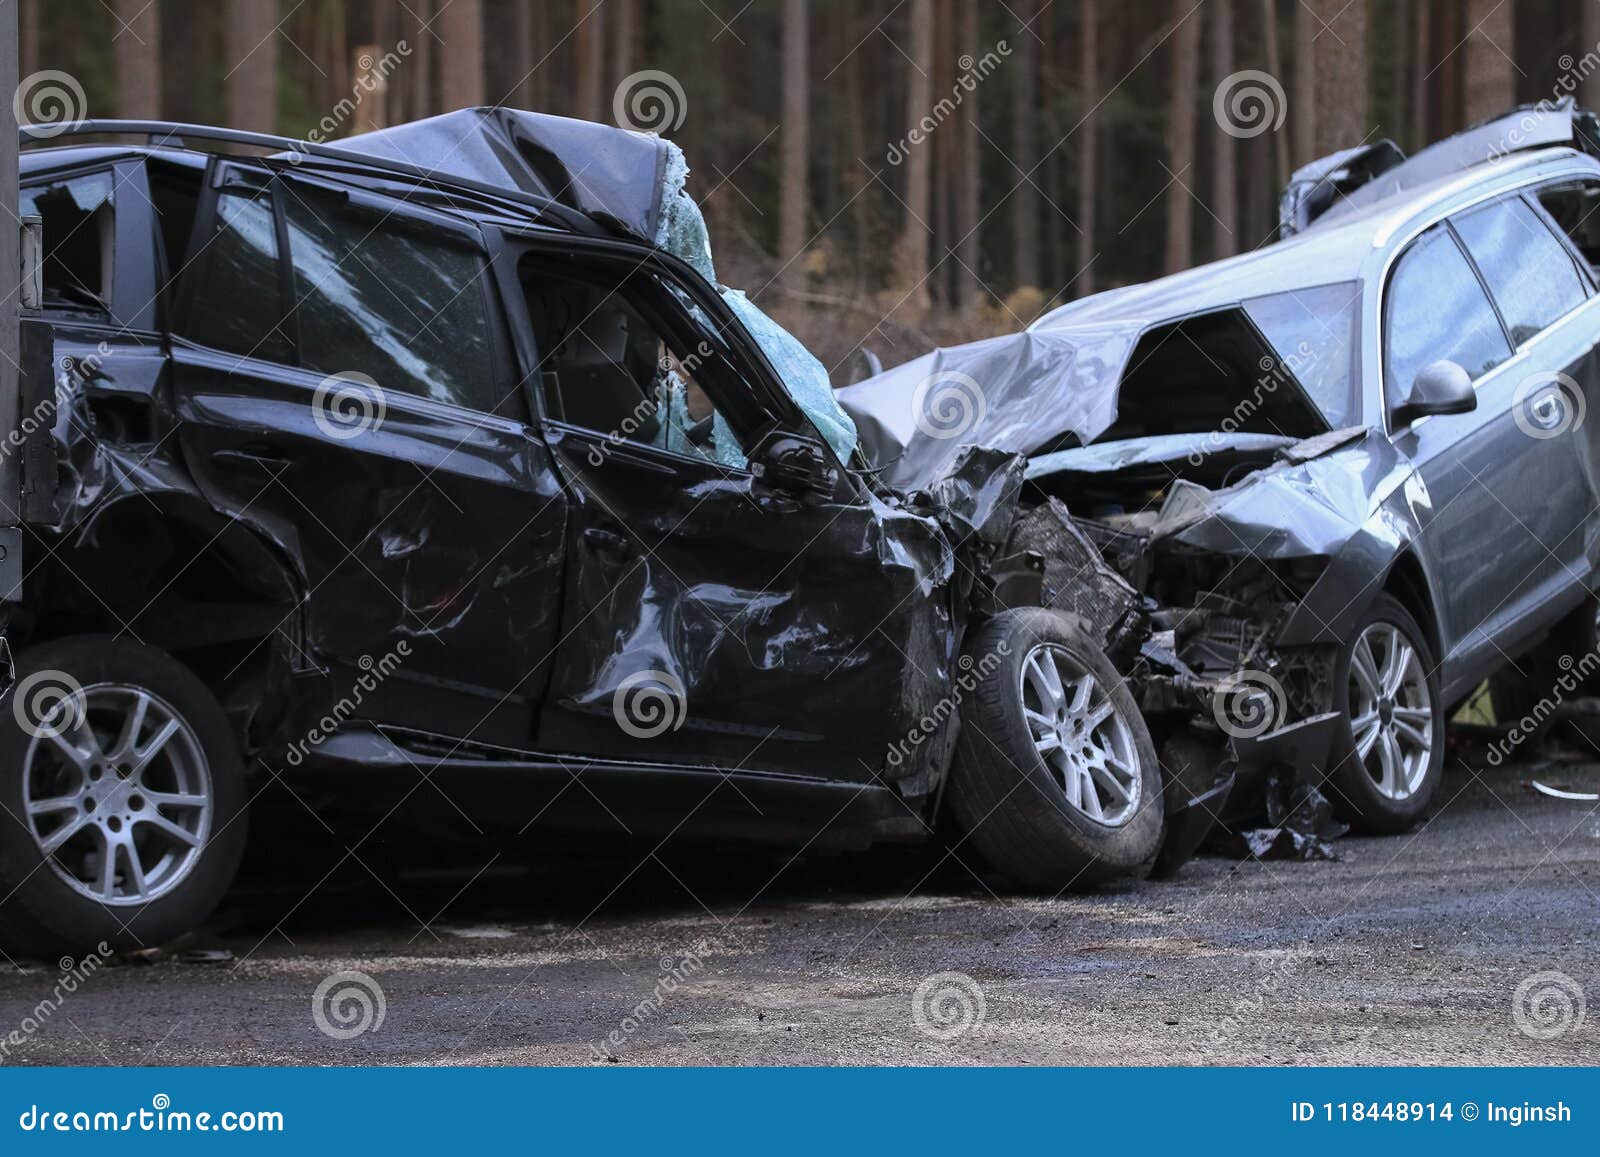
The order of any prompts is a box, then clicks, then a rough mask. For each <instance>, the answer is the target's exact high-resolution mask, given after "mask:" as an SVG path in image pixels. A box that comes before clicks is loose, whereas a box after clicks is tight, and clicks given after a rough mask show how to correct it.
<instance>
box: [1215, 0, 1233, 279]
mask: <svg viewBox="0 0 1600 1157" xmlns="http://www.w3.org/2000/svg"><path fill="white" fill-rule="evenodd" d="M1210 7H1211V17H1212V19H1211V82H1212V84H1214V85H1220V84H1222V82H1223V81H1224V80H1226V79H1227V78H1228V77H1230V76H1232V75H1233V0H1211V5H1210ZM1211 141H1212V153H1211V214H1212V217H1213V218H1214V220H1213V222H1212V225H1213V229H1212V233H1211V256H1212V257H1213V258H1217V257H1231V256H1232V255H1233V254H1234V253H1236V252H1238V249H1239V241H1238V236H1237V234H1238V230H1239V177H1238V173H1237V171H1236V169H1235V165H1236V164H1237V159H1236V156H1235V148H1234V144H1235V141H1234V137H1233V135H1232V134H1231V133H1225V132H1223V131H1221V130H1220V129H1218V130H1217V131H1216V132H1213V133H1212V134H1211Z"/></svg>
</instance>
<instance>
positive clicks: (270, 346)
mask: <svg viewBox="0 0 1600 1157" xmlns="http://www.w3.org/2000/svg"><path fill="white" fill-rule="evenodd" d="M203 260H204V272H203V273H202V274H201V275H200V279H199V282H198V284H196V286H195V287H194V289H195V292H194V293H193V295H192V296H191V299H190V306H189V316H188V317H187V319H185V323H184V327H183V333H184V336H185V337H187V338H189V339H190V340H191V341H195V342H198V343H200V344H201V345H206V346H211V347H213V348H215V349H219V350H225V351H227V352H228V353H234V354H241V355H244V356H247V357H255V358H264V359H266V360H267V361H276V362H285V363H292V362H293V361H294V343H293V342H291V341H290V339H289V331H288V329H287V327H286V325H285V317H284V309H283V302H282V300H281V293H280V284H281V283H280V282H279V278H278V238H277V234H276V232H275V231H274V229H273V221H272V197H271V195H270V194H268V193H264V192H260V191H256V190H251V189H244V188H238V189H224V190H223V191H222V193H221V194H220V195H219V196H218V197H217V213H216V217H215V219H214V221H213V222H212V231H211V236H210V238H209V239H208V240H207V243H206V245H205V256H204V258H203Z"/></svg>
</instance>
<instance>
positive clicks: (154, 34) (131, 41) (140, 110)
mask: <svg viewBox="0 0 1600 1157" xmlns="http://www.w3.org/2000/svg"><path fill="white" fill-rule="evenodd" d="M114 11H115V14H116V19H117V28H118V30H119V31H120V33H121V35H119V36H118V37H117V38H116V41H115V48H116V57H117V115H118V116H120V117H122V118H124V119H126V120H158V119H160V117H161V23H160V17H159V12H160V5H159V4H157V3H156V2H155V0H150V2H149V3H146V2H145V0H116V8H115V10H114ZM124 25H126V27H124ZM269 27H270V25H269ZM235 59H237V58H235Z"/></svg>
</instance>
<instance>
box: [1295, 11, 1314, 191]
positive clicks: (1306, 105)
mask: <svg viewBox="0 0 1600 1157" xmlns="http://www.w3.org/2000/svg"><path fill="white" fill-rule="evenodd" d="M1319 27H1320V25H1318V23H1317V20H1316V17H1315V16H1313V15H1312V13H1311V9H1310V7H1309V6H1308V0H1295V10H1294V99H1292V100H1291V101H1290V102H1289V107H1290V109H1291V110H1293V116H1294V163H1295V165H1296V167H1298V166H1300V165H1303V164H1305V163H1306V162H1307V161H1310V160H1313V159H1315V158H1316V156H1317V49H1316V42H1317V29H1318V28H1319Z"/></svg>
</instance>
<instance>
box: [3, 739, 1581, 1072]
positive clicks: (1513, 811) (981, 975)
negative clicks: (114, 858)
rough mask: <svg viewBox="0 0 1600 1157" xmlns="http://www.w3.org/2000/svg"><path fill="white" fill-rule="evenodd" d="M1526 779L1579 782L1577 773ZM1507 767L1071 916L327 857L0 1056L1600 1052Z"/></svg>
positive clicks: (747, 1060)
mask: <svg viewBox="0 0 1600 1157" xmlns="http://www.w3.org/2000/svg"><path fill="white" fill-rule="evenodd" d="M1452 762H1455V761H1454V760H1452ZM1531 774H1539V775H1541V776H1543V777H1544V778H1547V779H1549V780H1551V781H1555V782H1558V783H1560V784H1562V785H1563V786H1566V787H1569V788H1577V789H1587V790H1591V791H1593V790H1597V789H1600V766H1577V767H1561V768H1558V769H1555V770H1551V769H1548V768H1546V769H1534V771H1533V772H1532V773H1531ZM1529 776H1530V770H1529V769H1528V768H1526V767H1516V766H1507V767H1504V768H1501V769H1499V770H1496V771H1484V772H1482V773H1481V774H1474V773H1469V772H1467V771H1465V770H1463V769H1461V768H1459V767H1458V768H1457V769H1456V770H1455V771H1453V772H1448V773H1447V776H1446V780H1445V783H1444V786H1443V789H1442V791H1441V795H1440V799H1441V801H1442V806H1441V807H1439V809H1438V811H1437V814H1435V816H1434V817H1433V818H1432V819H1431V820H1430V821H1429V822H1428V823H1427V824H1426V825H1425V826H1423V827H1422V828H1421V829H1420V830H1418V831H1416V832H1414V833H1412V834H1410V835H1407V836H1400V837H1392V838H1388V839H1355V838H1346V839H1344V840H1341V841H1340V842H1339V845H1338V847H1339V850H1340V853H1341V856H1342V859H1341V861H1340V862H1337V863H1282V862H1274V863H1233V862H1229V861H1225V860H1220V859H1201V860H1197V861H1195V862H1194V863H1192V864H1190V865H1189V866H1188V867H1187V868H1186V869H1185V870H1184V872H1183V873H1182V875H1181V877H1180V878H1179V879H1178V880H1176V881H1173V882H1167V883H1153V882H1147V881H1129V882H1127V883H1125V884H1123V885H1120V886H1117V887H1114V888H1111V889H1108V890H1106V891H1103V892H1100V893H1097V894H1094V895H1089V896H1063V897H1059V898H1043V897H1018V896H1014V895H1004V894H1001V895H996V894H995V893H994V892H992V891H991V890H990V887H989V882H988V881H987V880H986V879H985V877H984V876H983V875H982V874H981V873H980V872H979V871H977V870H974V869H976V868H977V865H976V864H975V863H974V862H973V860H972V857H971V855H970V853H968V854H963V852H962V851H961V850H960V849H958V850H956V852H955V853H954V854H950V853H948V852H946V851H945V850H942V849H938V850H932V851H927V850H923V851H912V852H904V851H896V852H878V853H874V854H872V855H870V856H855V857H844V858H836V859H831V860H825V861H809V860H803V861H799V862H795V863H786V862H785V861H784V860H783V859H782V858H777V857H772V856H757V855H737V856H735V855H732V854H721V855H711V856H707V855H704V854H701V855H696V856H689V855H684V854H681V853H673V854H672V855H669V854H668V851H667V850H663V851H662V853H661V854H659V855H657V856H654V857H651V858H649V859H647V860H646V861H645V862H644V864H643V865H642V866H639V867H637V868H636V870H633V871H632V874H631V875H630V874H629V871H630V869H633V868H634V865H635V864H636V863H637V860H635V861H634V863H633V864H630V863H627V862H623V861H617V862H615V863H613V862H610V861H605V862H601V863H598V864H591V863H584V864H579V863H576V862H574V863H572V864H571V865H569V866H568V867H566V868H562V869H557V870H540V871H533V872H530V871H526V870H523V869H516V870H512V869H508V868H507V867H506V866H505V865H504V864H502V863H500V862H495V863H491V864H489V865H488V866H487V867H486V868H485V867H484V866H483V865H479V868H480V869H482V870H481V871H477V870H470V869H469V870H467V871H464V872H462V873H460V874H459V875H451V876H444V877H440V878H437V879H433V880H429V881H425V882H416V881H410V882H406V881H400V882H396V881H394V880H392V879H389V878H387V877H386V876H384V874H383V873H377V874H374V873H369V872H367V871H365V870H363V869H361V868H355V867H354V865H353V864H350V863H347V864H345V866H344V867H345V869H353V870H344V871H342V872H340V873H336V874H335V875H333V876H330V877H329V878H328V879H326V880H324V881H321V882H320V883H319V882H318V881H317V880H316V879H314V878H313V879H310V880H309V881H300V882H295V883H287V882H282V881H269V882H268V884H263V883H262V882H261V881H260V880H259V879H258V881H257V882H256V883H255V884H254V885H250V886H247V887H244V888H242V889H241V890H240V891H239V893H238V894H237V895H236V896H235V897H234V898H233V899H231V900H230V901H229V902H228V904H227V905H226V906H225V908H224V910H223V912H222V913H220V914H219V916H218V917H217V918H216V919H215V920H214V921H213V922H212V923H211V925H210V926H209V927H208V928H206V929H205V930H204V931H203V932H202V933H200V934H199V936H197V937H196V938H195V939H194V941H193V942H192V945H191V947H193V948H203V949H212V950H226V951H227V952H229V953H231V955H232V959H231V960H227V961H224V962H220V963H196V962H186V961H185V960H184V958H183V957H181V956H179V955H176V954H169V955H167V956H164V957H163V958H161V959H158V960H156V961H154V962H152V963H143V964H136V963H131V962H126V961H123V960H114V961H111V962H108V963H107V964H106V965H105V966H103V967H99V968H98V969H97V970H96V971H94V972H93V974H92V975H89V976H88V977H87V978H86V979H85V980H83V981H82V983H80V984H77V985H76V991H73V992H70V993H67V994H65V995H64V996H63V997H62V999H61V1000H60V1002H59V1005H57V1006H54V1007H50V1008H47V1009H44V1010H41V1009H40V1002H41V1001H42V1000H46V999H47V998H50V997H51V994H52V990H53V989H54V987H55V986H56V984H57V983H58V981H59V979H60V974H59V972H58V965H56V964H48V965H41V964H17V963H9V964H8V963H3V962H0V1042H6V1041H7V1038H5V1037H4V1035H3V1034H5V1033H7V1032H12V1031H13V1030H16V1031H17V1033H18V1035H17V1036H14V1037H12V1038H10V1039H9V1043H7V1044H6V1053H5V1056H4V1061H5V1063H10V1064H101V1063H116V1064H241V1063H243V1064H303V1063H310V1064H363V1063H382V1064H410V1063H424V1064H577V1065H587V1064H609V1063H620V1064H673V1065H680V1064H681V1065H698V1064H714V1065H729V1064H737V1065H752V1064H991V1063H998V1064H1067V1065H1077V1064H1163V1063H1183V1064H1190V1063H1217V1064H1246V1065H1257V1064H1273V1065H1277V1064H1347V1063H1348V1064H1478V1063H1496V1064H1499V1063H1507V1064H1541V1065H1547V1064H1585V1063H1586V1064H1594V1063H1600V810H1597V808H1596V805H1595V804H1592V803H1575V802H1566V801H1558V800H1552V799H1547V798H1544V797H1541V796H1538V795H1535V794H1533V793H1532V792H1531V791H1529V790H1528V788H1527V787H1526V783H1527V780H1528V778H1529ZM80 968H81V966H80ZM341 973H359V974H361V975H360V976H342V975H338V974H341ZM330 978H331V979H330ZM319 987H320V988H321V990H322V992H321V998H320V999H318V995H319V993H318V990H319ZM1586 998H1587V999H1588V1000H1589V1001H1592V1002H1596V1004H1595V1007H1592V1008H1585V1007H1584V1005H1585V999H1586ZM41 1011H42V1012H43V1013H44V1015H43V1016H42V1017H41V1015H40V1013H41Z"/></svg>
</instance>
